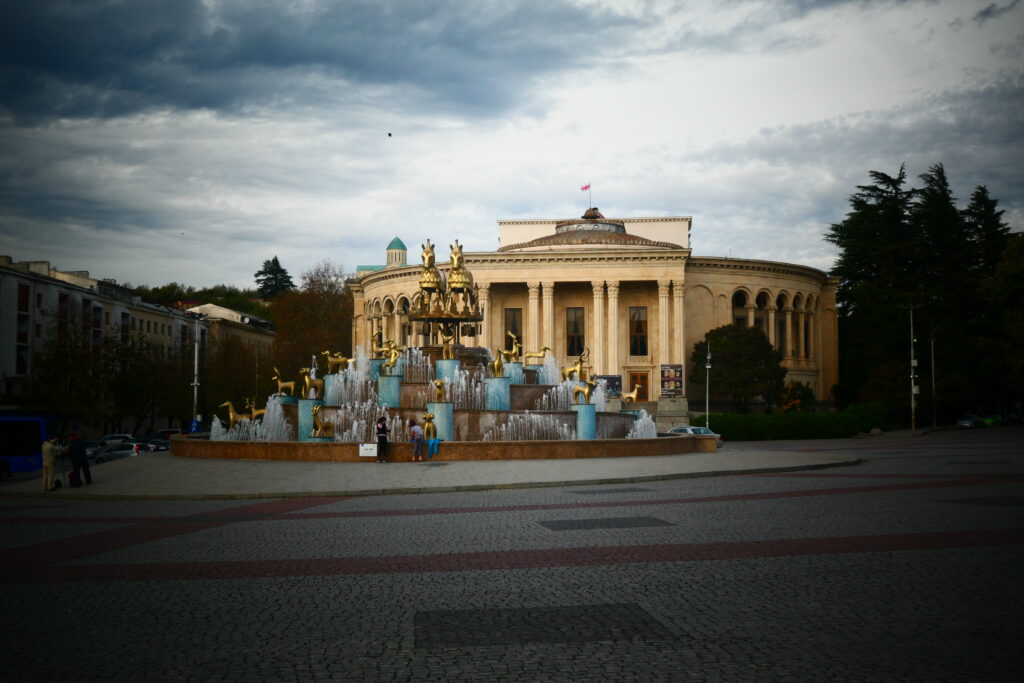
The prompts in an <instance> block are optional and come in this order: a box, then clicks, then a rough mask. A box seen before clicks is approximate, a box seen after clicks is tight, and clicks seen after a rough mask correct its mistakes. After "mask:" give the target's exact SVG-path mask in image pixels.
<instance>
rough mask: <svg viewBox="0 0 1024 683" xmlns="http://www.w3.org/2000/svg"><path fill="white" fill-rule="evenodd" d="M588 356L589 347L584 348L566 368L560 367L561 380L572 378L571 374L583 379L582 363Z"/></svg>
mask: <svg viewBox="0 0 1024 683" xmlns="http://www.w3.org/2000/svg"><path fill="white" fill-rule="evenodd" d="M589 357H590V349H587V348H584V349H583V353H582V354H580V357H579V358H577V359H576V362H575V363H573V364H572V365H570V366H569V367H567V368H562V381H563V382H564V381H565V380H567V379H572V376H573V375H576V379H578V380H580V381H581V382H582V381H583V379H584V377H583V364H584V363H585V362H586V361H587V359H588V358H589Z"/></svg>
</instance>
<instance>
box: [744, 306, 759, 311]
mask: <svg viewBox="0 0 1024 683" xmlns="http://www.w3.org/2000/svg"><path fill="white" fill-rule="evenodd" d="M743 308H745V309H747V310H748V311H756V310H757V306H755V305H754V304H747V305H746V306H744V307H743Z"/></svg>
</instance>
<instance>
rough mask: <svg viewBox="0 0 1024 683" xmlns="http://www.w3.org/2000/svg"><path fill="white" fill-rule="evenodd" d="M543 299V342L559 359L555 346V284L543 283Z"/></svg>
mask: <svg viewBox="0 0 1024 683" xmlns="http://www.w3.org/2000/svg"><path fill="white" fill-rule="evenodd" d="M540 284H541V287H542V291H541V298H542V299H543V309H544V310H543V313H542V315H543V318H544V324H543V325H542V327H541V340H542V343H543V344H544V346H547V347H550V348H551V349H552V351H551V353H553V354H554V356H555V358H558V353H559V351H558V347H557V346H555V283H554V282H542V283H540Z"/></svg>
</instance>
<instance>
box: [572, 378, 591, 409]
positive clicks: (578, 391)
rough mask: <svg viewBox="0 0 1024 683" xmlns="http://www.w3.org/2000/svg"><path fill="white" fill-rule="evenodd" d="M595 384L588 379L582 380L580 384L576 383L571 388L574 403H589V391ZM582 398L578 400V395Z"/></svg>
mask: <svg viewBox="0 0 1024 683" xmlns="http://www.w3.org/2000/svg"><path fill="white" fill-rule="evenodd" d="M596 386H597V382H592V381H591V380H589V379H585V380H583V381H582V382H581V383H580V384H577V385H576V386H574V387H573V388H572V402H573V403H576V404H580V403H590V392H592V391H593V390H594V387H596ZM581 396H582V397H583V400H582V401H580V397H581Z"/></svg>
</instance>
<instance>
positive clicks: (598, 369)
mask: <svg viewBox="0 0 1024 683" xmlns="http://www.w3.org/2000/svg"><path fill="white" fill-rule="evenodd" d="M590 286H591V287H592V288H593V290H594V315H593V327H594V353H593V355H592V356H591V362H592V363H593V367H594V374H595V375H601V374H604V367H605V359H604V339H605V337H606V336H607V330H605V329H603V328H604V280H594V281H592V282H591V283H590Z"/></svg>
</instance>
